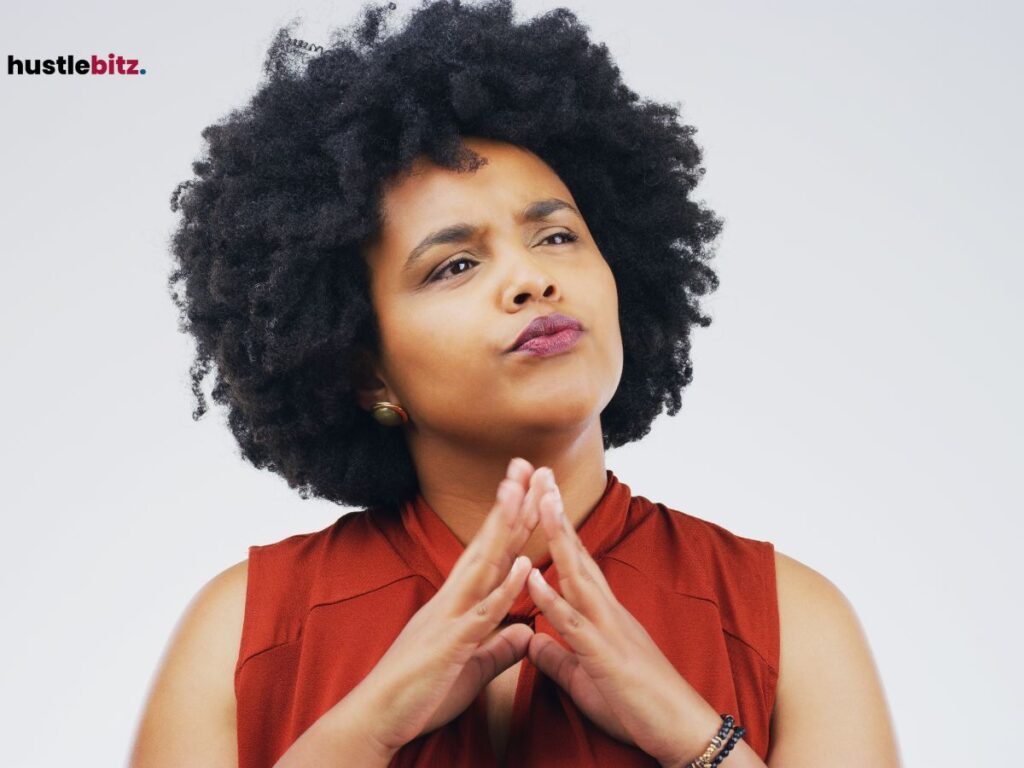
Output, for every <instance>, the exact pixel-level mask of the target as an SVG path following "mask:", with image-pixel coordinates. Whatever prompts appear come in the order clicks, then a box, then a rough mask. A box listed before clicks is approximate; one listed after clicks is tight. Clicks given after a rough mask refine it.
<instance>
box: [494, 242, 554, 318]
mask: <svg viewBox="0 0 1024 768" xmlns="http://www.w3.org/2000/svg"><path fill="white" fill-rule="evenodd" d="M511 258H514V259H515V264H514V266H512V267H511V274H510V276H509V278H508V281H507V282H506V284H505V286H504V288H503V297H502V298H503V301H502V303H503V304H504V305H505V306H506V307H507V308H509V309H515V308H516V307H517V306H519V305H522V304H524V303H526V302H527V301H529V300H530V298H531V297H533V298H537V297H543V298H545V299H551V298H557V296H558V295H559V293H560V291H559V288H558V284H557V282H556V281H555V279H554V278H553V277H552V275H551V273H550V271H549V270H547V269H545V268H544V267H543V266H541V265H540V264H538V263H537V259H536V258H534V254H532V253H530V251H529V249H526V252H525V253H524V254H516V255H514V256H512V257H511Z"/></svg>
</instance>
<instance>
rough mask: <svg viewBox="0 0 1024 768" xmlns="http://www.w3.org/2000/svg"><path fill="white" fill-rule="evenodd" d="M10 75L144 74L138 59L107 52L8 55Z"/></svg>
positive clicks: (144, 71)
mask: <svg viewBox="0 0 1024 768" xmlns="http://www.w3.org/2000/svg"><path fill="white" fill-rule="evenodd" d="M7 74H8V75H144V74H146V70H145V69H143V68H142V67H140V66H139V60H138V59H129V58H128V57H126V56H118V55H115V54H113V53H109V54H107V57H106V58H103V57H101V56H97V55H96V54H95V53H94V54H92V55H91V56H78V57H76V56H72V55H70V54H69V55H67V56H58V57H57V58H55V59H19V58H17V57H15V56H13V55H12V54H8V55H7Z"/></svg>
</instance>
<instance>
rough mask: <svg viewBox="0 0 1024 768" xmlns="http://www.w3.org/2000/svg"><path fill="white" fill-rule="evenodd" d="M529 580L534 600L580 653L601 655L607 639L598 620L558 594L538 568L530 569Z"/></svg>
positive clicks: (531, 595) (578, 653)
mask: <svg viewBox="0 0 1024 768" xmlns="http://www.w3.org/2000/svg"><path fill="white" fill-rule="evenodd" d="M527 584H528V585H529V590H530V597H531V598H532V599H533V602H534V603H536V605H537V607H538V608H540V609H541V611H543V613H544V617H545V618H546V619H547V620H548V621H549V622H550V623H551V626H553V627H554V628H555V629H556V630H558V634H560V635H561V636H562V637H564V638H565V640H566V642H567V643H569V645H570V646H571V647H572V649H573V650H574V651H575V652H576V655H578V656H580V657H583V656H598V655H599V654H600V653H601V652H602V651H603V650H604V646H605V641H604V639H603V636H602V635H601V633H600V632H599V631H598V630H597V628H596V627H595V626H594V623H593V622H592V621H590V619H588V618H587V617H586V616H584V615H583V613H581V612H580V611H579V610H577V609H576V608H574V607H573V606H572V605H571V604H570V603H569V602H568V601H567V600H566V599H565V598H564V597H562V596H561V595H560V594H558V592H557V591H555V589H554V587H552V586H551V585H550V584H548V583H547V582H546V581H545V580H544V577H543V576H542V575H541V572H540V571H538V570H537V569H536V568H531V569H530V576H529V578H528V579H527Z"/></svg>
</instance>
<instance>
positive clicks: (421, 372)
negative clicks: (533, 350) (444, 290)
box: [381, 311, 493, 405]
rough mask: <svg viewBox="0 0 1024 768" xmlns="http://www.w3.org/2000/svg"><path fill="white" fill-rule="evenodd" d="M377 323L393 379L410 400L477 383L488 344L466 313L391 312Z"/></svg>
mask: <svg viewBox="0 0 1024 768" xmlns="http://www.w3.org/2000/svg"><path fill="white" fill-rule="evenodd" d="M381 325H382V327H381V333H382V335H383V337H384V346H385V348H386V359H387V361H388V370H389V373H390V375H391V379H392V384H393V386H394V388H395V389H396V390H398V391H399V392H401V393H402V396H403V397H405V398H407V399H408V400H409V401H410V404H411V405H412V404H414V403H413V402H412V401H414V400H422V399H423V398H429V397H432V396H433V393H438V392H440V393H443V394H444V396H445V397H446V398H447V397H451V396H452V394H453V393H454V392H455V391H456V390H460V389H462V388H472V387H473V386H477V387H479V381H477V380H476V379H478V378H479V376H478V370H479V369H481V368H482V367H483V366H484V363H485V361H484V360H483V357H484V356H485V355H486V345H485V344H484V342H483V341H482V340H481V338H480V334H481V330H480V329H479V328H476V327H475V326H474V325H473V323H472V322H471V320H470V319H469V316H468V314H467V313H465V312H454V311H452V312H444V311H436V312H430V313H427V312H423V311H418V312H415V313H412V312H406V313H393V314H391V315H390V316H389V317H388V319H387V321H386V325H385V321H384V319H383V318H382V320H381ZM490 371H491V375H493V366H492V367H491V369H490Z"/></svg>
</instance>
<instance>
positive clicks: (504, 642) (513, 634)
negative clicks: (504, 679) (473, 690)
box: [469, 623, 533, 684]
mask: <svg viewBox="0 0 1024 768" xmlns="http://www.w3.org/2000/svg"><path fill="white" fill-rule="evenodd" d="M532 636H533V630H532V629H531V628H530V627H529V626H528V625H526V624H520V623H516V624H509V625H508V626H507V627H503V628H502V629H501V630H500V631H498V632H496V633H495V634H494V635H493V636H492V637H491V638H489V639H487V640H485V641H484V642H482V643H480V646H479V647H478V648H477V649H476V650H475V651H473V655H472V656H471V657H470V660H469V663H472V664H476V665H477V667H478V669H479V674H480V681H481V684H486V683H489V682H490V681H491V680H493V679H494V678H495V677H497V676H498V675H500V674H501V673H502V672H504V671H505V670H506V669H508V668H509V667H511V666H512V665H513V664H515V663H516V662H517V661H519V660H520V659H522V658H523V657H524V656H525V655H526V653H527V649H528V648H529V646H530V638H531V637H532Z"/></svg>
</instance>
